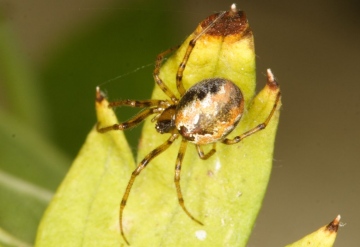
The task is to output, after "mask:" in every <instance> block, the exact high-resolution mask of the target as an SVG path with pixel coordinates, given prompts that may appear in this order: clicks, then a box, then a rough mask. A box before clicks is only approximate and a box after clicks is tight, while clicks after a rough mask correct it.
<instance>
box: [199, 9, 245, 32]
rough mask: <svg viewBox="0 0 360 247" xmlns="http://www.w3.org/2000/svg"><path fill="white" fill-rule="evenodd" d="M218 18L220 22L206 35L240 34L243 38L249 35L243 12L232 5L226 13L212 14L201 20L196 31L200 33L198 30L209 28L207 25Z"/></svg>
mask: <svg viewBox="0 0 360 247" xmlns="http://www.w3.org/2000/svg"><path fill="white" fill-rule="evenodd" d="M219 17H221V18H220V20H219V21H217V22H215V23H214V24H213V25H212V26H211V28H209V29H208V31H207V32H206V34H207V35H210V36H229V35H236V34H241V36H245V34H251V30H250V28H249V24H248V21H247V19H246V15H245V12H244V11H240V10H238V9H237V8H236V5H235V4H232V5H231V8H230V10H228V11H226V12H220V13H216V14H213V15H211V16H209V17H208V18H206V19H205V20H203V21H202V22H201V23H200V25H199V27H198V29H197V30H196V31H197V32H200V31H201V30H199V28H200V29H204V28H207V27H209V24H211V23H213V22H214V20H215V19H216V18H219Z"/></svg>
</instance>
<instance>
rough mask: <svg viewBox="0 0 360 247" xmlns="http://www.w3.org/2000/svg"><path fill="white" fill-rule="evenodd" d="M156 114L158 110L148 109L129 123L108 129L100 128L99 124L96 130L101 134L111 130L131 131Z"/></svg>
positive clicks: (108, 127)
mask: <svg viewBox="0 0 360 247" xmlns="http://www.w3.org/2000/svg"><path fill="white" fill-rule="evenodd" d="M155 113H158V108H148V109H145V110H144V111H141V112H139V113H138V114H136V115H135V116H134V117H132V118H131V119H129V120H128V121H126V122H123V123H118V124H113V125H110V126H106V127H100V123H98V124H97V125H96V130H97V131H99V132H100V133H105V132H108V131H110V130H124V129H129V128H132V127H135V126H136V125H138V124H139V123H141V122H142V121H143V120H144V119H145V118H147V117H148V116H150V115H151V114H155Z"/></svg>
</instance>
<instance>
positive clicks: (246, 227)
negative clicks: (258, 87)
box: [36, 32, 279, 247]
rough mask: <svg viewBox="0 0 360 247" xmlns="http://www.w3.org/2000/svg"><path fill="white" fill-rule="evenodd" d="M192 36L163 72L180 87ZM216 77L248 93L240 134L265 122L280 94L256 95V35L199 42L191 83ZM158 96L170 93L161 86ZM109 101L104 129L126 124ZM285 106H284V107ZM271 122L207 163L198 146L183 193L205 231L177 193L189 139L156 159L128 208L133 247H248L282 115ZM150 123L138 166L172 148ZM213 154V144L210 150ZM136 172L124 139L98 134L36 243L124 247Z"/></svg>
mask: <svg viewBox="0 0 360 247" xmlns="http://www.w3.org/2000/svg"><path fill="white" fill-rule="evenodd" d="M194 35H195V34H192V35H191V36H190V37H189V38H188V39H187V40H186V41H185V42H184V44H183V45H182V46H181V47H180V48H179V49H178V50H177V51H176V52H175V53H174V54H173V56H172V57H171V58H169V59H168V61H167V62H166V63H165V64H164V66H163V67H162V68H161V73H160V76H161V78H162V79H163V80H164V82H165V83H166V84H167V85H168V86H169V88H170V89H171V90H173V91H174V92H176V90H175V75H176V72H177V69H178V67H179V64H180V62H181V61H182V59H183V56H184V53H185V49H186V48H187V46H188V43H189V41H190V40H191V39H192V38H194ZM211 77H225V78H227V79H230V80H232V81H234V83H236V84H237V85H238V86H239V87H240V88H241V89H242V91H243V94H244V97H245V104H246V109H245V113H244V116H243V119H242V120H241V122H240V124H239V126H238V127H237V128H236V130H235V131H234V132H233V133H232V134H231V135H230V136H229V137H230V138H231V137H234V136H235V135H239V134H241V133H244V132H245V131H247V130H249V129H251V128H254V127H255V126H257V125H258V124H260V123H262V122H264V121H265V119H266V118H267V117H268V115H269V113H270V112H271V110H272V108H273V106H274V103H275V101H276V98H277V95H278V92H279V89H278V87H276V86H274V85H271V84H266V86H265V87H264V89H263V90H262V91H261V92H260V93H259V94H258V95H257V96H256V97H255V98H253V94H254V88H255V55H254V50H253V37H252V34H251V32H248V33H246V35H244V34H243V33H240V34H234V35H228V36H226V37H223V36H211V35H204V36H202V37H201V38H200V39H199V40H198V41H197V43H196V46H195V48H194V51H193V53H192V54H191V57H190V60H189V62H188V63H187V67H186V70H185V72H184V77H183V80H184V86H185V88H188V87H189V86H190V85H193V84H194V83H196V82H198V81H200V80H202V79H204V78H211ZM153 98H156V99H165V98H166V96H165V95H164V93H163V92H162V91H161V90H160V89H159V88H155V90H154V93H153ZM106 106H107V102H106V101H105V100H103V101H101V103H97V107H96V109H97V115H98V121H99V122H100V123H101V126H107V125H111V124H114V123H116V122H117V120H116V117H115V115H114V113H113V112H112V110H109V109H108V108H107V107H106ZM278 108H279V106H278ZM278 108H277V110H276V111H275V114H274V115H273V117H272V119H271V121H270V123H269V125H268V126H267V128H266V129H265V130H263V131H260V132H259V133H256V134H254V135H252V136H250V137H248V138H246V139H245V140H243V141H242V142H240V143H239V144H236V145H230V146H229V145H224V144H218V145H217V152H216V153H215V155H213V156H212V157H211V158H209V159H208V160H201V159H199V158H198V155H197V153H196V151H195V149H194V148H193V145H189V147H188V149H187V153H186V155H185V159H184V162H183V167H182V177H181V187H182V190H183V195H184V200H185V205H186V207H187V208H188V209H189V210H190V212H191V213H192V214H193V215H194V216H195V217H196V218H198V219H200V220H201V221H202V222H203V223H204V225H203V226H202V225H199V224H197V223H196V222H194V221H192V220H191V219H190V218H189V217H188V216H187V215H186V214H185V213H184V212H183V210H182V209H181V207H180V206H179V204H178V200H177V197H176V191H175V186H174V182H173V180H174V178H173V177H174V166H175V159H176V156H177V152H178V149H179V143H180V141H179V140H177V141H176V142H175V143H174V144H173V145H172V146H171V147H170V148H169V149H168V150H166V152H164V153H162V154H160V155H159V156H158V157H156V158H154V159H153V160H152V161H151V163H150V164H149V165H148V167H147V168H146V169H145V170H144V171H143V172H142V173H141V174H140V175H139V176H138V177H137V179H136V181H135V183H134V186H133V189H132V191H131V194H130V197H129V200H128V202H127V205H126V208H125V210H124V231H125V234H126V236H127V238H128V240H129V241H130V243H131V245H132V246H245V244H246V242H247V240H248V237H249V235H250V233H251V230H252V226H253V224H254V221H255V219H256V216H257V214H258V212H259V209H260V206H261V202H262V200H263V196H264V193H265V190H266V186H267V183H268V180H269V176H270V171H271V164H272V154H273V148H274V145H273V144H274V139H275V133H276V128H277V123H278V118H279V111H278ZM167 138H168V135H160V134H159V133H157V132H156V131H155V129H154V123H152V122H151V121H150V119H148V120H147V121H146V122H145V125H144V128H143V134H142V138H141V141H140V144H139V151H138V162H139V161H140V160H141V159H143V158H144V156H145V155H146V154H148V153H149V152H150V151H151V150H153V149H154V148H155V147H157V146H158V145H160V144H162V143H163V142H164V141H165V140H166V139H167ZM205 148H207V147H205ZM134 168H135V162H134V161H133V158H132V156H131V151H130V148H129V147H128V145H127V142H126V140H125V137H124V135H123V132H121V131H110V132H108V133H106V134H100V133H98V132H97V131H96V130H95V129H94V130H92V131H91V133H90V134H89V135H88V138H87V140H86V142H85V144H84V146H83V148H82V150H81V152H80V153H79V155H78V157H77V158H76V160H75V161H74V163H73V165H72V168H71V170H70V172H69V173H68V175H67V177H66V179H65V180H64V181H63V183H62V185H61V186H60V188H59V190H58V192H57V193H56V196H55V197H54V199H53V201H52V202H51V205H50V207H49V208H48V210H47V211H46V214H45V215H44V218H43V220H42V222H41V225H40V228H39V230H38V235H37V241H36V246H39V247H40V246H52V245H54V244H56V245H62V246H119V245H120V244H124V240H123V239H122V238H121V236H120V233H119V219H118V217H119V203H120V200H121V197H122V194H123V192H124V189H125V187H126V185H127V182H128V179H129V178H130V175H131V172H132V171H133V170H134Z"/></svg>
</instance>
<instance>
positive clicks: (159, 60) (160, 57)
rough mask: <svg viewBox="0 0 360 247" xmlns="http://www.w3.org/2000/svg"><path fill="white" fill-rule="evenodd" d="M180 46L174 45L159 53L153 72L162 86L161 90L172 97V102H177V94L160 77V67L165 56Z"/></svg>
mask: <svg viewBox="0 0 360 247" xmlns="http://www.w3.org/2000/svg"><path fill="white" fill-rule="evenodd" d="M178 48H179V46H175V47H172V48H170V49H168V50H166V51H163V52H161V53H160V54H159V55H157V57H156V63H155V69H154V72H153V76H154V79H155V81H156V83H157V84H158V86H159V87H160V88H161V90H162V91H163V92H164V93H165V94H166V95H167V96H168V97H169V98H170V99H171V101H172V102H174V103H176V102H177V101H178V99H177V97H176V96H175V94H174V93H173V92H172V91H171V90H170V89H169V88H168V86H166V84H165V83H164V82H163V80H162V79H161V78H160V75H159V74H160V68H161V64H162V62H163V60H164V57H165V56H166V55H167V54H169V53H171V52H172V51H174V50H176V49H178Z"/></svg>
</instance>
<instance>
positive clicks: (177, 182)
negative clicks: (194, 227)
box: [174, 139, 203, 225]
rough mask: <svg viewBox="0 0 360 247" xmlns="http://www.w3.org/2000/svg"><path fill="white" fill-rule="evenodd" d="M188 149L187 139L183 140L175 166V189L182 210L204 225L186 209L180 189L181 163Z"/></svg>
mask: <svg viewBox="0 0 360 247" xmlns="http://www.w3.org/2000/svg"><path fill="white" fill-rule="evenodd" d="M186 147H187V141H186V140H185V139H182V141H181V145H180V149H179V153H178V156H177V158H176V165H175V178H174V181H175V187H176V192H177V196H178V200H179V204H180V206H181V207H182V209H183V210H184V211H185V213H186V214H187V215H188V216H189V217H190V218H191V219H192V220H193V221H195V222H197V223H198V224H200V225H203V223H201V222H200V221H199V220H197V219H195V217H194V216H192V215H191V213H190V212H189V211H188V210H187V208H186V207H185V204H184V198H183V195H182V192H181V188H180V172H181V163H182V161H183V158H184V154H185V151H186Z"/></svg>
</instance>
